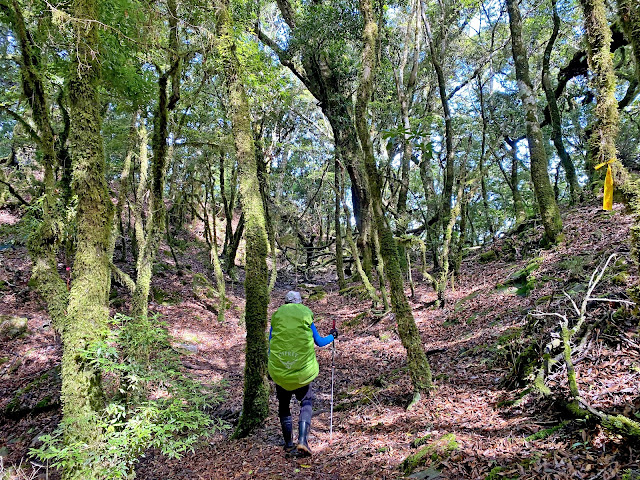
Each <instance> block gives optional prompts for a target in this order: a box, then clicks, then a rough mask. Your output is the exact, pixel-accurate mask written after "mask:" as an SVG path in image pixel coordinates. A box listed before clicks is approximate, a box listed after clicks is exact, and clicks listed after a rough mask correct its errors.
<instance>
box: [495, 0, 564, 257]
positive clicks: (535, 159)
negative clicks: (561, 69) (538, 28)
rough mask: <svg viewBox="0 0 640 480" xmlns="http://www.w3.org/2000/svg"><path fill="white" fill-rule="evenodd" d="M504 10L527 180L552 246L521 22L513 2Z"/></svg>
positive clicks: (554, 228) (555, 223) (550, 209)
mask: <svg viewBox="0 0 640 480" xmlns="http://www.w3.org/2000/svg"><path fill="white" fill-rule="evenodd" d="M507 10H508V12H509V28H510V29H511V46H512V51H513V61H514V64H515V67H516V78H517V80H518V90H519V92H520V98H521V99H522V105H523V107H524V110H525V123H526V127H527V141H528V143H529V155H530V159H531V180H532V182H533V189H534V192H535V196H536V200H537V202H538V206H539V207H540V215H541V217H542V224H543V226H544V231H545V235H544V239H543V243H546V244H554V243H557V242H558V241H559V240H560V239H561V234H562V220H561V219H560V211H559V210H558V204H557V203H556V201H555V198H554V195H553V188H552V187H551V182H550V181H549V171H548V162H547V153H546V152H545V149H544V144H543V138H542V130H541V129H540V124H539V123H538V117H537V112H536V109H537V107H536V96H535V94H534V92H533V86H532V83H531V79H530V77H529V60H528V57H527V51H526V50H525V47H524V44H523V42H522V18H521V16H520V10H519V8H518V6H517V5H516V0H507Z"/></svg>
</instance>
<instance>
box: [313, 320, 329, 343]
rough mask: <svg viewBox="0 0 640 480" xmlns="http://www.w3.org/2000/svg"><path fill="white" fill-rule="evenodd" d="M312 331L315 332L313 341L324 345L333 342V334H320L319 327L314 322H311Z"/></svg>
mask: <svg viewBox="0 0 640 480" xmlns="http://www.w3.org/2000/svg"><path fill="white" fill-rule="evenodd" d="M311 331H312V332H313V341H314V342H315V344H316V345H317V346H319V347H324V346H326V345H329V344H330V343H331V342H333V335H327V336H326V337H321V336H320V334H319V333H318V329H317V328H316V326H315V325H314V324H313V323H312V324H311Z"/></svg>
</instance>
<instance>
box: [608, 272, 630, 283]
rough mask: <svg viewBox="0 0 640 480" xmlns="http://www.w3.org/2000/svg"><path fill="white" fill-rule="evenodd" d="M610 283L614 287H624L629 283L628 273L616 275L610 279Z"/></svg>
mask: <svg viewBox="0 0 640 480" xmlns="http://www.w3.org/2000/svg"><path fill="white" fill-rule="evenodd" d="M611 281H612V282H613V284H614V285H618V286H625V285H627V283H628V282H629V273H628V272H620V273H616V274H615V275H614V276H613V277H611Z"/></svg>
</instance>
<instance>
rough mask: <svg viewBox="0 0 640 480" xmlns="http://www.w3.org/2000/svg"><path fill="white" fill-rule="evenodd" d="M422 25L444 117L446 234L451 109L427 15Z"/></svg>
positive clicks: (443, 207)
mask: <svg viewBox="0 0 640 480" xmlns="http://www.w3.org/2000/svg"><path fill="white" fill-rule="evenodd" d="M424 24H425V29H426V33H427V39H428V40H429V51H430V53H431V64H432V65H433V69H434V70H435V71H436V78H437V80H438V93H439V95H440V104H441V105H442V113H443V115H444V141H445V170H444V184H443V187H442V199H441V206H440V211H441V215H440V220H441V222H442V228H443V231H445V234H446V229H447V226H448V224H449V217H450V216H451V200H452V196H453V183H454V180H455V179H454V175H455V168H454V167H455V166H454V161H455V152H454V149H453V119H452V118H451V109H450V108H449V100H448V97H447V83H446V79H445V72H444V68H443V67H442V63H441V62H440V52H438V51H437V49H436V46H435V45H434V40H433V36H432V35H431V24H430V23H429V20H428V16H427V15H424ZM447 261H448V260H447ZM446 274H447V272H445V275H446Z"/></svg>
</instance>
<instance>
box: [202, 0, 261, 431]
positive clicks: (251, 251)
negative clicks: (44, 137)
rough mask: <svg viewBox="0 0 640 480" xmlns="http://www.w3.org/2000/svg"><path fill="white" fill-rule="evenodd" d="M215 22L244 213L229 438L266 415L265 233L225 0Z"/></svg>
mask: <svg viewBox="0 0 640 480" xmlns="http://www.w3.org/2000/svg"><path fill="white" fill-rule="evenodd" d="M214 6H215V9H216V24H217V27H218V53H219V55H220V59H221V60H222V65H223V68H224V75H225V83H226V86H227V92H228V95H229V109H230V117H231V127H232V131H233V136H234V141H235V149H236V157H237V159H238V170H239V172H238V173H239V178H240V202H241V205H242V211H243V212H244V216H245V222H246V226H245V239H246V259H245V263H246V269H245V274H246V279H245V283H244V288H245V295H246V306H245V312H244V318H245V324H246V328H247V345H246V352H245V367H244V398H243V404H242V415H241V416H240V420H239V421H238V427H237V429H236V431H235V432H234V436H235V437H243V436H246V435H248V434H249V433H251V431H252V430H253V429H255V428H256V427H257V426H259V425H260V424H261V423H262V422H263V420H264V419H265V418H266V417H267V415H268V414H269V385H268V383H267V338H266V335H265V331H266V329H267V306H268V304H269V296H268V284H269V278H268V269H267V251H268V248H269V247H268V238H267V227H266V222H265V215H264V206H263V203H262V197H261V195H260V185H259V184H258V169H257V165H256V151H255V144H254V139H253V132H252V129H251V113H250V111H249V102H248V100H247V96H246V93H245V89H244V84H243V80H242V74H241V65H240V62H239V60H238V57H237V55H236V45H235V40H234V32H233V25H232V20H231V16H230V14H229V3H228V0H214Z"/></svg>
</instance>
